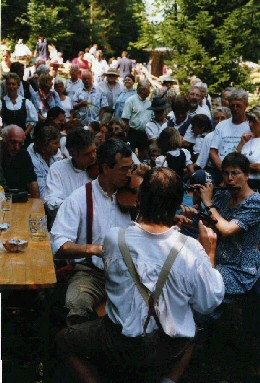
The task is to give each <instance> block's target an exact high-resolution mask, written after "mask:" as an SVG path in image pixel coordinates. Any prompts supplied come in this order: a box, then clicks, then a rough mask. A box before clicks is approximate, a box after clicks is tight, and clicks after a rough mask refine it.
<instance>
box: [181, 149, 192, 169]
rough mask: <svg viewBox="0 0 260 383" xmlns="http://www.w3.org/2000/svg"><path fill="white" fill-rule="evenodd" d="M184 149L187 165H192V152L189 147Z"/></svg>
mask: <svg viewBox="0 0 260 383" xmlns="http://www.w3.org/2000/svg"><path fill="white" fill-rule="evenodd" d="M182 150H183V151H184V154H185V157H186V162H185V165H186V166H188V165H192V164H193V162H192V161H191V154H190V152H189V151H188V149H183V148H182Z"/></svg>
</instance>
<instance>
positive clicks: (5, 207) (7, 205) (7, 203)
mask: <svg viewBox="0 0 260 383" xmlns="http://www.w3.org/2000/svg"><path fill="white" fill-rule="evenodd" d="M11 209H12V193H4V195H3V198H1V199H0V210H1V211H9V210H11Z"/></svg>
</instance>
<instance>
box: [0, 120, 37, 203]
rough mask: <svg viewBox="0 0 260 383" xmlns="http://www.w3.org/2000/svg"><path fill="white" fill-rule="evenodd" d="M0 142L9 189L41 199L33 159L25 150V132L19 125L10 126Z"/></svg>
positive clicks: (4, 130) (3, 168)
mask: <svg viewBox="0 0 260 383" xmlns="http://www.w3.org/2000/svg"><path fill="white" fill-rule="evenodd" d="M2 136H3V141H0V146H1V147H0V152H1V168H2V170H3V177H4V180H5V184H6V187H7V188H8V189H19V190H27V191H28V192H29V193H30V194H31V196H32V197H35V198H40V191H39V186H38V183H37V176H36V174H35V172H34V168H33V164H32V160H31V157H30V155H29V153H28V152H27V150H25V149H23V143H24V140H25V132H24V130H23V129H22V128H20V127H19V126H17V125H8V126H6V127H5V128H4V129H3V130H2Z"/></svg>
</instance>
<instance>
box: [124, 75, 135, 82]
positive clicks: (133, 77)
mask: <svg viewBox="0 0 260 383" xmlns="http://www.w3.org/2000/svg"><path fill="white" fill-rule="evenodd" d="M126 77H129V78H131V79H132V80H133V82H135V76H134V75H133V74H131V73H128V74H126V75H125V77H124V80H125V79H126Z"/></svg>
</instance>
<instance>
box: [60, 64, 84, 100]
mask: <svg viewBox="0 0 260 383" xmlns="http://www.w3.org/2000/svg"><path fill="white" fill-rule="evenodd" d="M79 74H80V69H79V66H78V65H76V64H72V65H71V67H70V78H68V79H67V80H66V81H65V85H64V86H65V89H66V92H67V95H68V96H69V97H70V99H71V100H72V99H73V96H74V94H75V93H76V92H77V91H78V90H79V89H83V88H84V84H83V82H82V81H81V79H80V78H79Z"/></svg>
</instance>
